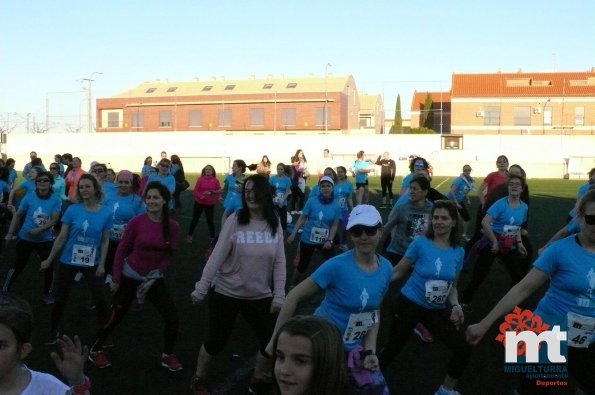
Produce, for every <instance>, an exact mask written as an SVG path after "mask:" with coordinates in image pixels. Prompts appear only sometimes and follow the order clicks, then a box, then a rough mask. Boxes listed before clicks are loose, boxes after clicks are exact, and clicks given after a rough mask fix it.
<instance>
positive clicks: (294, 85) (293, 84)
mask: <svg viewBox="0 0 595 395" xmlns="http://www.w3.org/2000/svg"><path fill="white" fill-rule="evenodd" d="M296 86H297V82H290V83H289V84H287V86H286V88H289V89H293V88H295V87H296Z"/></svg>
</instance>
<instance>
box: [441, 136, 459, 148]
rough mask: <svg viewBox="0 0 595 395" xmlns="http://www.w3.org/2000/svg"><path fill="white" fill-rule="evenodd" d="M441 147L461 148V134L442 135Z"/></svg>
mask: <svg viewBox="0 0 595 395" xmlns="http://www.w3.org/2000/svg"><path fill="white" fill-rule="evenodd" d="M442 149H463V136H442Z"/></svg>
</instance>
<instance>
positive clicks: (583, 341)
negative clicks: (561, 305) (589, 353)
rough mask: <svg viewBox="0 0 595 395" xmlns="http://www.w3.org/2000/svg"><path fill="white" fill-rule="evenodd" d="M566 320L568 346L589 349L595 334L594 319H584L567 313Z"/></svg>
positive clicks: (578, 315)
mask: <svg viewBox="0 0 595 395" xmlns="http://www.w3.org/2000/svg"><path fill="white" fill-rule="evenodd" d="M566 318H567V320H568V337H567V339H568V346H569V347H576V348H589V345H590V344H591V342H592V341H593V335H594V334H595V317H585V316H584V315H580V314H576V313H573V312H572V311H569V312H568V314H566Z"/></svg>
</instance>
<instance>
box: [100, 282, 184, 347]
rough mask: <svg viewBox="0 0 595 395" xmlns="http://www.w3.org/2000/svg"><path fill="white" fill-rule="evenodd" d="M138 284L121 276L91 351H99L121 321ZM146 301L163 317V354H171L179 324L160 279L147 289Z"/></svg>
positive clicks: (171, 302) (134, 295) (168, 295)
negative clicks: (118, 286)
mask: <svg viewBox="0 0 595 395" xmlns="http://www.w3.org/2000/svg"><path fill="white" fill-rule="evenodd" d="M140 284H141V281H139V280H133V279H131V278H128V277H124V276H122V280H121V282H120V288H118V291H117V292H116V293H115V294H114V297H113V299H112V305H111V306H110V308H109V313H108V315H107V320H106V321H105V322H104V323H103V325H102V326H101V327H100V329H99V331H98V332H97V340H95V343H94V344H93V347H92V351H99V350H101V348H102V346H103V343H104V342H105V339H107V337H108V336H109V334H110V333H112V331H113V330H114V328H115V327H116V326H117V325H118V324H119V323H120V322H121V321H122V319H123V318H124V316H125V315H126V313H127V312H128V310H129V309H130V306H131V305H132V302H133V301H134V299H135V297H136V289H137V288H138V286H139V285H140ZM146 300H148V301H150V302H151V303H152V304H153V306H154V307H155V309H156V310H157V312H158V313H159V314H160V315H161V317H163V321H165V326H164V328H163V352H164V353H165V354H171V353H173V351H174V346H175V344H176V340H177V337H178V329H179V326H180V324H179V319H178V312H177V309H176V305H175V304H174V301H173V299H172V297H171V295H170V293H169V291H168V289H167V287H166V286H165V281H164V280H163V279H162V278H159V279H157V280H155V282H154V283H153V285H152V286H151V288H149V291H148V292H147V293H146Z"/></svg>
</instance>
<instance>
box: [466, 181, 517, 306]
mask: <svg viewBox="0 0 595 395" xmlns="http://www.w3.org/2000/svg"><path fill="white" fill-rule="evenodd" d="M507 185H508V196H506V197H503V198H502V199H499V200H497V201H496V202H495V203H494V204H492V206H491V207H490V208H489V209H488V211H487V213H486V215H485V216H484V217H483V219H482V221H481V225H482V229H483V233H484V236H483V238H482V239H483V240H484V241H485V242H484V243H483V248H482V249H481V250H480V252H479V256H478V257H477V262H476V264H475V266H474V267H473V275H472V279H471V282H470V283H469V284H468V285H467V287H466V288H465V290H464V291H463V292H462V293H461V302H462V303H463V304H464V305H468V304H470V303H471V301H472V299H473V295H474V294H475V292H476V291H477V289H478V288H479V286H480V285H481V283H483V281H484V280H485V278H486V277H487V276H488V273H489V271H490V268H491V266H492V263H493V262H494V259H495V258H498V259H500V260H501V261H502V262H503V263H504V266H505V267H506V270H507V271H508V273H509V275H510V282H511V286H514V285H515V284H516V283H518V282H519V281H521V279H522V278H523V276H524V275H525V274H526V273H527V270H528V266H527V262H526V260H525V257H526V256H527V249H526V248H525V246H524V244H523V239H522V234H521V226H522V225H523V223H525V222H526V221H527V213H528V211H529V207H528V206H527V204H526V203H525V202H523V201H522V200H521V194H522V192H523V190H524V189H525V179H524V178H523V177H521V176H517V175H511V176H510V177H509V178H508V181H507ZM478 243H481V240H480V241H479V242H478ZM465 308H469V310H470V309H471V308H470V306H469V307H467V306H465Z"/></svg>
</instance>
